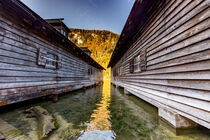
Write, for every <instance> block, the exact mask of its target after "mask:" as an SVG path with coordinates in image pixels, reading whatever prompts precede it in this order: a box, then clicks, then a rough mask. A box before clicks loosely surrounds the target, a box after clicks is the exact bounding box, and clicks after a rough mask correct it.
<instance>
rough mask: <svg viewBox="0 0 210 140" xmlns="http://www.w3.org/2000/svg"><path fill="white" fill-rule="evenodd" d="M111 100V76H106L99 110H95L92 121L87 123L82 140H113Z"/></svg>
mask: <svg viewBox="0 0 210 140" xmlns="http://www.w3.org/2000/svg"><path fill="white" fill-rule="evenodd" d="M110 100H111V83H110V75H109V74H104V83H103V89H102V99H101V101H100V103H99V104H97V106H98V107H97V108H96V109H95V110H93V113H92V115H91V121H90V122H89V123H87V124H86V125H87V128H86V130H85V132H84V134H83V136H82V137H80V138H81V139H83V138H88V139H112V138H114V132H112V130H111V122H110V116H109V115H110V110H109V105H110Z"/></svg>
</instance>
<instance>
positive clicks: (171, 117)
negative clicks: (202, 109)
mask: <svg viewBox="0 0 210 140" xmlns="http://www.w3.org/2000/svg"><path fill="white" fill-rule="evenodd" d="M158 115H159V117H160V118H162V119H163V120H165V121H166V122H167V123H169V124H171V125H172V126H173V127H174V128H176V129H187V128H195V127H196V126H198V125H197V124H196V123H195V122H193V121H191V120H189V119H187V118H185V117H183V116H181V115H180V114H178V113H176V112H174V111H172V110H170V109H169V108H165V107H159V108H158Z"/></svg>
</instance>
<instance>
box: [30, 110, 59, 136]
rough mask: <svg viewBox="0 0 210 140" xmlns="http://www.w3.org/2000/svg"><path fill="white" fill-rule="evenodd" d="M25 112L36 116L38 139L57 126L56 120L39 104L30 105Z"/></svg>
mask: <svg viewBox="0 0 210 140" xmlns="http://www.w3.org/2000/svg"><path fill="white" fill-rule="evenodd" d="M27 112H29V113H31V114H33V115H32V116H34V115H35V116H36V118H37V119H38V121H39V131H40V132H39V139H40V140H43V139H45V138H47V136H48V135H49V134H50V133H51V132H52V131H53V130H55V129H56V128H57V123H56V120H55V119H54V118H53V117H52V116H51V115H50V114H49V113H48V111H47V110H46V109H44V108H42V107H40V106H35V107H31V108H29V109H28V110H27Z"/></svg>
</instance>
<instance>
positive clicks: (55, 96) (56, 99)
mask: <svg viewBox="0 0 210 140" xmlns="http://www.w3.org/2000/svg"><path fill="white" fill-rule="evenodd" d="M53 101H54V102H57V101H58V94H53Z"/></svg>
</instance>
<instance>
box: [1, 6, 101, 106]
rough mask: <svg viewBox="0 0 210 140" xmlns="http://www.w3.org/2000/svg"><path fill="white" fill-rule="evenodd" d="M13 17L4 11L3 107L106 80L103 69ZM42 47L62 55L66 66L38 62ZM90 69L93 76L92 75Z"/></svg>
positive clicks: (2, 50) (2, 35) (2, 47)
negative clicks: (21, 24)
mask: <svg viewBox="0 0 210 140" xmlns="http://www.w3.org/2000/svg"><path fill="white" fill-rule="evenodd" d="M0 10H2V9H0ZM10 16H11V15H10ZM11 19H12V18H10V17H8V16H6V14H4V13H2V12H0V97H1V103H0V106H2V105H5V104H11V103H16V102H19V101H24V100H28V99H32V98H36V97H40V96H45V95H49V94H52V93H56V94H60V93H62V92H68V91H71V90H75V89H78V88H82V87H83V86H89V85H93V84H95V82H96V81H101V80H102V75H101V74H102V71H100V70H99V69H97V68H95V67H93V66H91V65H89V64H87V62H85V61H83V60H81V59H80V58H78V57H75V55H74V54H73V53H72V52H71V51H70V50H69V49H68V48H67V47H66V46H63V45H62V44H58V43H55V42H54V43H53V42H51V41H49V39H48V38H46V37H44V36H42V35H41V34H37V33H35V32H33V29H30V28H31V27H29V28H22V27H21V26H20V25H19V23H17V22H15V21H14V20H13V21H12V20H11ZM68 47H71V46H68ZM39 49H43V50H45V51H46V52H49V53H52V54H54V55H57V56H59V57H60V58H62V59H61V63H60V64H62V67H59V69H50V68H45V67H44V65H43V66H39V65H37V64H38V63H37V58H38V50H39ZM89 68H92V69H93V75H88V69H89ZM2 99H4V100H2Z"/></svg>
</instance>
